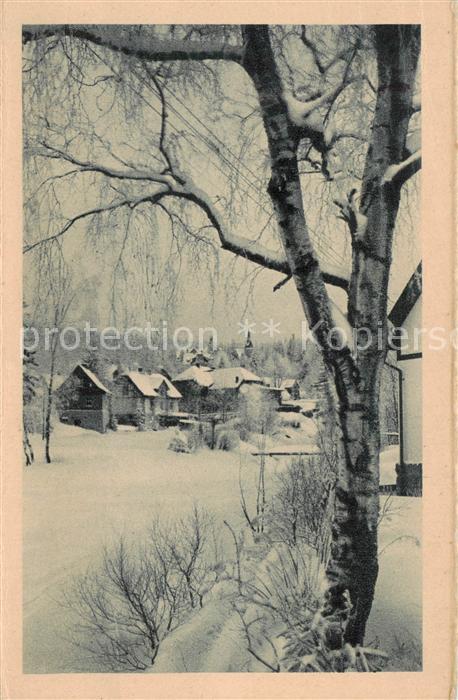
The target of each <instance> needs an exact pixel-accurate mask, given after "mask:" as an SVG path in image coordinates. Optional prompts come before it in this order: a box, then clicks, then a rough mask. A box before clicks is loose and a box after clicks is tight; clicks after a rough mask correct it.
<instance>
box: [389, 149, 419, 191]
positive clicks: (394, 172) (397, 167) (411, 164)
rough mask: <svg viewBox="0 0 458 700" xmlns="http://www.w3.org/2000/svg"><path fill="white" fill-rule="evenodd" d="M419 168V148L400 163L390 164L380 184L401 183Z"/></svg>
mask: <svg viewBox="0 0 458 700" xmlns="http://www.w3.org/2000/svg"><path fill="white" fill-rule="evenodd" d="M420 168H421V150H420V149H419V150H418V151H415V153H412V155H411V156H409V157H408V158H406V159H405V160H403V161H402V162H401V163H396V164H394V165H390V166H389V167H388V168H387V169H386V170H385V174H384V175H383V178H382V184H390V183H391V184H395V185H403V184H404V183H405V182H407V180H408V179H409V178H411V177H412V176H413V175H415V173H417V172H418V171H419V170H420Z"/></svg>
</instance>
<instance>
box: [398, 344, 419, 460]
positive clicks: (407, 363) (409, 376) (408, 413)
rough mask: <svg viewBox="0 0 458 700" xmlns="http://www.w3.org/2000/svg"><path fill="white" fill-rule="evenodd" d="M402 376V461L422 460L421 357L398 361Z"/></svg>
mask: <svg viewBox="0 0 458 700" xmlns="http://www.w3.org/2000/svg"><path fill="white" fill-rule="evenodd" d="M400 366H401V368H402V371H403V373H404V376H403V433H404V462H406V463H407V464H409V463H410V464H420V463H421V461H422V386H421V384H422V377H421V357H420V358H416V359H410V360H404V361H403V362H401V363H400Z"/></svg>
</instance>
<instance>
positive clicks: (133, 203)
mask: <svg viewBox="0 0 458 700" xmlns="http://www.w3.org/2000/svg"><path fill="white" fill-rule="evenodd" d="M164 194H165V192H164V191H162V192H157V193H155V194H153V195H152V194H148V195H145V196H144V197H137V198H129V199H121V200H116V201H114V202H111V203H110V204H105V205H101V206H100V207H95V208H93V209H88V210H87V211H83V212H81V213H80V214H77V215H76V216H73V217H71V218H70V219H68V220H67V223H66V224H65V226H63V228H61V229H60V231H58V232H57V233H54V234H53V235H51V236H47V237H46V238H41V239H40V240H39V241H35V242H34V243H29V244H26V245H25V246H24V247H23V249H22V252H23V253H29V252H30V251H31V250H34V248H38V246H41V245H45V244H46V243H50V242H51V241H55V240H57V239H58V238H61V237H62V236H63V235H65V234H66V233H67V231H69V230H70V229H71V228H72V226H73V225H74V224H76V223H77V222H78V221H81V220H82V219H87V218H89V217H91V216H96V215H97V214H104V213H106V212H110V211H114V210H115V209H121V208H122V207H129V208H130V209H135V207H137V206H138V205H139V204H144V203H146V202H150V203H154V202H156V201H159V199H160V198H161V197H162V196H164Z"/></svg>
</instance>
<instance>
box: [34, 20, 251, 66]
mask: <svg viewBox="0 0 458 700" xmlns="http://www.w3.org/2000/svg"><path fill="white" fill-rule="evenodd" d="M58 35H61V36H62V35H63V36H69V37H75V38H76V39H82V40H86V41H90V42H92V43H93V44H97V45H99V46H105V47H106V48H109V49H111V50H112V51H116V52H118V53H122V54H124V55H126V56H134V57H136V58H140V59H143V60H147V61H186V60H189V59H192V60H206V59H226V60H230V61H236V62H238V61H241V59H242V55H243V47H242V46H237V45H234V44H229V43H228V42H227V41H214V40H213V39H208V40H207V39H206V40H205V41H202V42H201V43H200V42H199V43H198V42H193V41H180V40H178V39H170V40H164V39H158V38H157V37H155V36H153V35H152V34H151V33H148V32H144V33H134V32H132V31H128V30H126V28H125V27H123V26H120V25H95V24H94V25H89V24H88V25H83V24H81V25H80V24H78V25H76V24H73V25H72V24H53V25H40V24H35V25H27V26H24V27H23V32H22V38H23V43H24V44H27V43H29V42H31V41H36V40H39V39H43V38H47V37H51V36H58Z"/></svg>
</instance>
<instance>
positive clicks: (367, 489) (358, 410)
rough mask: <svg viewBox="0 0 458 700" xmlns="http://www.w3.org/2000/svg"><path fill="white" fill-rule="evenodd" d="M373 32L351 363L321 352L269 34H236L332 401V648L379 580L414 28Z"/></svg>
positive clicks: (313, 280)
mask: <svg viewBox="0 0 458 700" xmlns="http://www.w3.org/2000/svg"><path fill="white" fill-rule="evenodd" d="M374 32H375V46H376V55H377V62H378V75H379V84H378V90H377V101H376V109H375V115H374V121H373V126H372V138H371V142H370V145H369V149H368V154H367V160H366V167H365V173H364V179H363V186H362V193H361V209H360V212H358V214H359V216H356V217H355V219H354V226H353V227H352V228H350V234H351V236H352V258H353V260H352V263H353V264H352V275H351V280H350V288H349V304H348V320H349V322H350V324H351V326H352V327H353V328H354V329H355V330H358V329H360V328H365V329H367V330H368V331H369V332H370V333H371V338H372V342H371V343H370V344H369V347H367V349H365V350H364V351H362V352H361V353H360V354H359V356H358V357H357V358H355V357H354V356H353V355H352V353H351V351H350V349H349V347H348V346H345V347H343V348H340V349H336V348H335V345H336V344H335V343H334V347H332V346H331V345H330V343H329V338H330V335H329V334H330V332H331V331H332V329H333V328H334V323H333V319H332V314H331V306H330V302H329V297H328V294H327V290H326V287H325V284H324V281H323V276H322V274H321V272H320V268H319V264H318V260H317V258H316V255H315V252H314V250H313V246H312V243H311V240H310V236H309V233H308V229H307V224H306V220H305V215H304V209H303V200H302V192H301V184H300V177H299V170H298V162H297V149H298V144H299V141H300V138H301V130H300V128H299V127H297V126H296V125H295V124H293V123H292V122H291V120H290V118H289V115H288V106H287V103H286V100H285V98H284V95H283V92H282V86H281V80H280V76H279V74H278V71H277V67H276V63H275V59H274V55H273V51H272V47H271V43H270V37H269V31H268V28H267V27H265V26H255V25H251V26H247V27H245V28H244V39H245V42H246V50H245V58H244V63H243V65H244V67H245V69H246V70H247V72H248V73H249V75H250V76H251V77H252V79H253V82H254V84H255V87H256V89H257V92H258V95H259V100H260V105H261V111H262V115H263V120H264V126H265V129H266V134H267V139H268V145H269V151H270V158H271V166H272V177H271V180H270V184H269V194H270V197H271V199H272V202H273V205H274V207H275V211H276V215H277V218H278V223H279V228H280V231H281V236H282V241H283V246H284V249H285V253H286V256H287V259H288V263H289V266H290V269H291V273H292V276H293V279H294V282H295V284H296V288H297V290H298V293H299V297H300V299H301V302H302V306H303V308H304V312H305V315H306V318H307V321H308V323H309V325H310V327H311V328H314V327H315V326H316V331H315V336H316V339H317V341H318V343H319V345H320V347H321V350H322V353H323V358H324V362H325V365H326V367H327V370H328V372H329V374H330V376H331V377H332V380H333V385H334V389H335V394H336V397H337V406H338V422H339V427H340V431H341V436H342V437H341V446H340V448H341V449H340V452H341V456H340V460H339V467H338V475H337V484H336V494H335V513H334V518H333V523H332V544H331V556H330V560H329V563H328V566H327V577H328V589H327V593H326V597H325V603H324V606H323V610H322V617H323V618H324V619H325V620H326V637H327V642H328V644H329V645H330V647H331V648H340V647H341V646H342V645H343V644H344V643H345V642H348V643H350V644H352V645H357V644H362V642H363V640H364V633H365V628H366V622H367V619H368V616H369V613H370V609H371V605H372V601H373V597H374V590H375V583H376V580H377V574H378V560H377V522H378V510H379V502H378V487H379V450H380V427H379V413H378V400H379V391H380V382H381V372H382V368H383V363H384V360H385V355H386V339H387V321H386V318H387V288H388V276H389V268H390V262H391V246H392V236H393V229H394V224H395V221H396V215H397V211H398V206H399V198H400V186H401V185H400V183H399V182H385V181H384V175H385V172H386V170H387V168H388V167H389V166H390V165H391V164H393V163H400V162H401V161H402V160H403V159H404V158H405V153H404V148H405V141H406V135H407V127H408V123H409V119H410V116H411V104H412V87H413V85H414V79H415V71H416V64H417V59H418V52H419V41H418V38H419V37H418V29H417V28H415V27H410V26H404V27H399V26H380V27H376V28H375V29H374ZM361 224H363V225H362V226H361ZM317 324H318V325H317ZM379 338H381V342H379Z"/></svg>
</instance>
